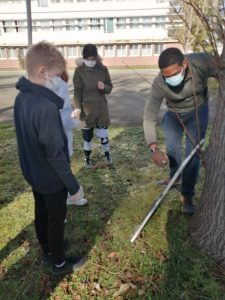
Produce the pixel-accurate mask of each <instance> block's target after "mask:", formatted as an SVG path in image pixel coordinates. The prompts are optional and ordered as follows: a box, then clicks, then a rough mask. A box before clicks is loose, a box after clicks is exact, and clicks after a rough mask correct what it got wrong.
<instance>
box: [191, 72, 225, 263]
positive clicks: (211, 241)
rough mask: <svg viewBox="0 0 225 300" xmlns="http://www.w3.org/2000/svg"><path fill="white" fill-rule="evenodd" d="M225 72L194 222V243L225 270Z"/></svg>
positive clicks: (220, 77) (221, 74) (222, 74)
mask: <svg viewBox="0 0 225 300" xmlns="http://www.w3.org/2000/svg"><path fill="white" fill-rule="evenodd" d="M224 73H225V72H224V71H220V75H219V100H217V107H216V115H215V119H214V123H213V128H212V133H211V137H210V143H209V147H208V149H207V152H206V157H205V160H206V176H205V183H204V187H203V192H202V197H201V203H200V207H199V209H198V210H197V212H196V214H195V215H194V216H193V219H192V221H191V237H192V241H193V244H194V245H195V246H197V248H200V249H201V250H202V251H203V252H204V253H206V254H208V255H210V256H213V257H214V258H215V259H216V261H218V262H220V263H221V264H222V266H223V267H225V234H224V232H225V74H224Z"/></svg>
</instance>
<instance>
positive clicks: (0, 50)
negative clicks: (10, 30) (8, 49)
mask: <svg viewBox="0 0 225 300" xmlns="http://www.w3.org/2000/svg"><path fill="white" fill-rule="evenodd" d="M5 54H6V53H5V48H0V59H3V58H6V55H5Z"/></svg>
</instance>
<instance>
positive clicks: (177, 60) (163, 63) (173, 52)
mask: <svg viewBox="0 0 225 300" xmlns="http://www.w3.org/2000/svg"><path fill="white" fill-rule="evenodd" d="M183 61H184V55H183V53H182V52H181V51H180V49H178V48H172V47H171V48H167V49H166V50H164V51H163V52H162V53H161V54H160V56H159V62H158V64H159V68H160V69H163V68H167V67H169V66H171V65H174V64H178V65H180V66H181V65H182V63H183Z"/></svg>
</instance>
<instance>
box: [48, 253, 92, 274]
mask: <svg viewBox="0 0 225 300" xmlns="http://www.w3.org/2000/svg"><path fill="white" fill-rule="evenodd" d="M86 261H87V257H86V256H83V257H76V258H66V261H65V264H64V265H63V266H62V267H56V265H55V264H52V269H51V273H52V274H53V275H63V274H68V273H73V272H76V271H78V270H80V269H81V268H82V267H83V266H84V265H85V263H86Z"/></svg>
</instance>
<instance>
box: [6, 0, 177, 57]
mask: <svg viewBox="0 0 225 300" xmlns="http://www.w3.org/2000/svg"><path fill="white" fill-rule="evenodd" d="M68 1H71V2H68ZM72 1H73V2H72ZM45 5H47V6H45ZM31 6H32V25H33V43H36V42H38V41H40V40H48V41H50V42H53V43H55V44H56V45H58V46H59V47H60V46H63V48H61V50H62V51H63V53H64V54H65V55H68V53H70V52H74V54H73V55H74V56H79V55H80V50H81V48H80V46H82V45H83V44H86V43H94V44H96V45H98V46H99V49H101V52H102V53H103V56H104V52H105V51H104V50H105V46H107V45H113V46H115V47H114V55H112V56H117V55H116V54H117V46H116V45H120V44H121V45H126V47H127V48H128V50H126V55H128V56H129V47H130V46H129V45H133V44H138V45H139V46H138V51H139V54H138V55H136V54H135V56H141V55H142V52H141V50H142V44H144V45H146V43H147V44H151V45H154V44H159V43H161V44H162V43H174V41H172V40H171V39H170V38H168V32H167V25H168V23H169V18H168V13H169V1H168V0H111V1H109V0H108V1H107V0H99V1H91V0H86V1H82V0H32V1H31ZM26 46H27V29H26V4H25V1H24V0H0V50H1V51H0V60H1V59H4V58H5V59H6V58H7V57H4V56H11V58H13V50H11V52H12V55H11V54H8V53H9V49H8V48H9V47H11V48H14V49H17V50H16V52H15V51H14V52H15V53H18V48H20V47H23V48H25V47H26ZM71 46H77V49H74V50H72V49H68V47H71ZM4 47H6V48H4ZM163 47H165V45H164V46H163ZM131 48H132V47H131ZM161 48H162V47H161ZM161 48H160V49H161ZM154 49H158V48H157V47H153V46H152V49H151V52H152V54H158V53H155V52H156V51H155V50H154ZM145 52H146V51H145Z"/></svg>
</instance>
